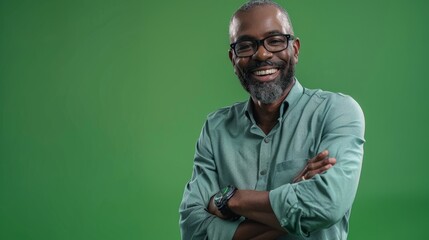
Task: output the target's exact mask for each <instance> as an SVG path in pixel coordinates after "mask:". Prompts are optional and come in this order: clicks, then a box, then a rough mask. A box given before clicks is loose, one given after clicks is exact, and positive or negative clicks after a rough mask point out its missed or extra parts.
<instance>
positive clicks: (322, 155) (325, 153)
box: [309, 150, 329, 162]
mask: <svg viewBox="0 0 429 240" xmlns="http://www.w3.org/2000/svg"><path fill="white" fill-rule="evenodd" d="M328 154H329V151H328V150H324V151H322V152H320V153H319V154H317V155H316V156H315V157H314V158H312V159H310V161H309V162H318V161H321V160H323V159H325V158H326V157H327V156H328Z"/></svg>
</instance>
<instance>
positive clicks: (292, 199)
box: [269, 184, 308, 237]
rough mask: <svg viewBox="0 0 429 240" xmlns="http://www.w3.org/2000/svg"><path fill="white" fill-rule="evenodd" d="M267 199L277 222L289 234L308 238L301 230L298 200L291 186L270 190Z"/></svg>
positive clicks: (300, 213)
mask: <svg viewBox="0 0 429 240" xmlns="http://www.w3.org/2000/svg"><path fill="white" fill-rule="evenodd" d="M269 199H270V204H271V208H272V209H273V211H274V214H275V215H276V217H277V220H278V221H279V223H280V225H281V226H282V227H283V228H285V229H286V230H287V232H288V233H289V234H292V235H298V236H301V237H306V236H308V234H305V233H304V232H303V231H302V228H301V217H302V210H301V209H300V208H299V207H298V198H297V196H296V193H295V190H294V188H293V186H292V185H291V184H286V185H283V186H281V187H278V188H276V189H273V190H271V191H270V194H269Z"/></svg>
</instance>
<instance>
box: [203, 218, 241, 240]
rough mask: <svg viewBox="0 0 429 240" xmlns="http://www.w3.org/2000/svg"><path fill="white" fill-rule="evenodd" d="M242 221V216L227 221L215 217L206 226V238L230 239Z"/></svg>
mask: <svg viewBox="0 0 429 240" xmlns="http://www.w3.org/2000/svg"><path fill="white" fill-rule="evenodd" d="M243 221H244V217H241V218H239V219H238V220H236V221H228V220H223V219H221V218H218V217H215V218H214V219H213V221H212V222H211V223H210V224H209V226H208V228H207V236H208V239H225V240H227V239H232V237H234V234H235V231H236V230H237V228H238V225H240V223H241V222H243Z"/></svg>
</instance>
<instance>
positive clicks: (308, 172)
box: [208, 150, 336, 240]
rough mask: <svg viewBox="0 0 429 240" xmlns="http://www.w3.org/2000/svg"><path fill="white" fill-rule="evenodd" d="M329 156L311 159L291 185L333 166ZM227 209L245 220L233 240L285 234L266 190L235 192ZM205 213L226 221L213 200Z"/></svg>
mask: <svg viewBox="0 0 429 240" xmlns="http://www.w3.org/2000/svg"><path fill="white" fill-rule="evenodd" d="M328 154H329V152H328V151H327V150H325V151H323V152H321V153H319V154H318V155H317V156H315V157H314V158H312V159H311V160H310V161H309V162H308V163H307V165H306V167H305V168H304V169H303V170H302V171H301V172H300V174H298V176H297V177H296V178H295V179H294V182H299V181H302V180H305V179H309V178H312V177H313V176H315V175H316V174H320V173H323V172H325V171H327V170H328V169H329V168H331V167H332V166H333V165H335V163H336V159H335V158H329V157H328ZM228 207H229V208H230V209H231V211H233V212H234V213H236V214H238V215H241V216H244V217H246V220H245V221H243V222H242V223H241V224H240V225H239V226H238V228H237V230H236V232H235V234H234V238H233V239H234V240H239V239H255V240H256V239H276V238H277V237H280V236H282V235H285V234H287V232H286V231H285V230H284V228H282V227H281V226H280V223H279V222H278V220H277V217H276V216H275V214H274V212H273V209H272V207H271V204H270V200H269V192H268V191H253V190H237V191H236V193H235V194H234V196H233V197H232V198H231V199H230V200H229V201H228ZM208 210H209V212H210V213H211V214H213V215H216V216H217V217H220V218H222V219H225V216H223V215H222V213H220V212H219V211H218V210H217V208H216V206H215V205H214V202H213V197H212V198H211V199H210V202H209V206H208Z"/></svg>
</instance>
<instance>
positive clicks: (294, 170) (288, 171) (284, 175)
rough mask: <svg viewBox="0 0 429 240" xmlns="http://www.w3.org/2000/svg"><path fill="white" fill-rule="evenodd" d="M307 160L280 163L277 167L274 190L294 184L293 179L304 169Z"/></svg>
mask: <svg viewBox="0 0 429 240" xmlns="http://www.w3.org/2000/svg"><path fill="white" fill-rule="evenodd" d="M307 161H308V159H307V158H296V159H290V160H286V161H283V162H281V163H278V164H277V165H276V167H275V171H274V176H273V181H272V188H273V189H274V188H277V187H280V186H281V185H284V184H287V183H292V181H293V179H294V178H295V177H296V176H297V175H298V174H299V173H300V172H301V170H302V169H304V167H305V165H306V164H307Z"/></svg>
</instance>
